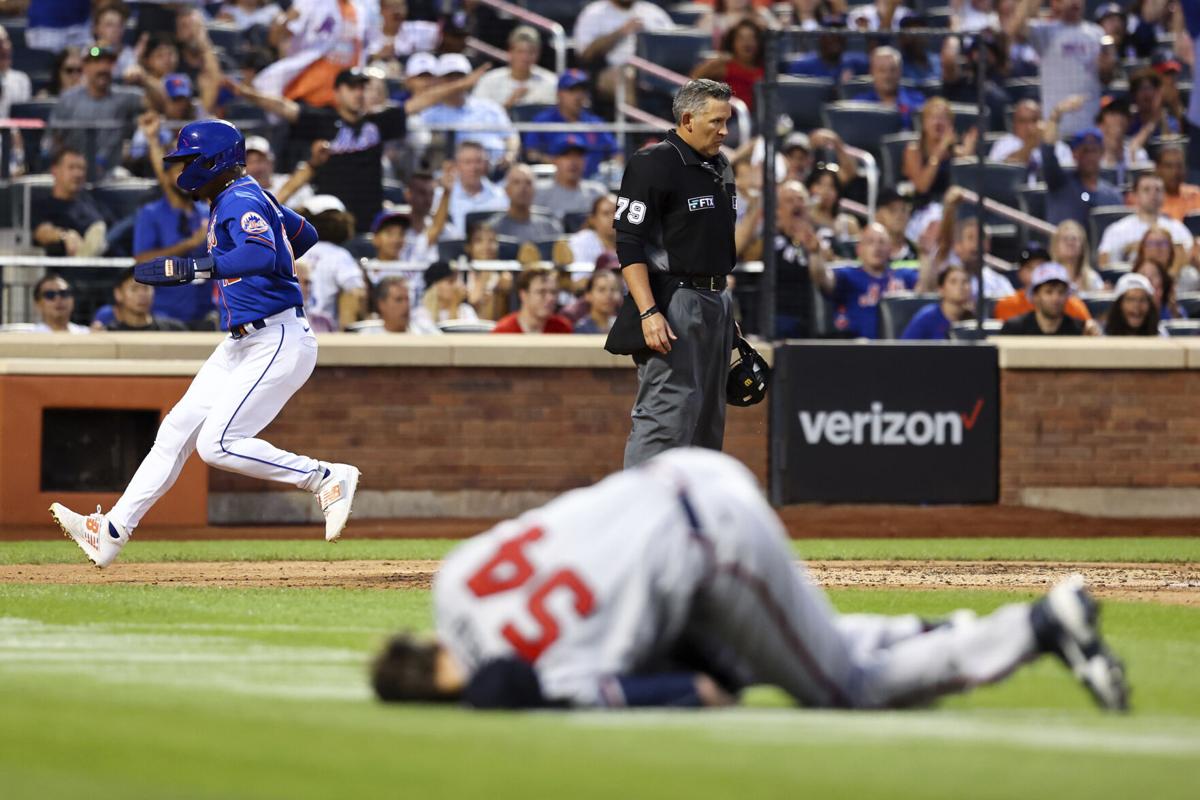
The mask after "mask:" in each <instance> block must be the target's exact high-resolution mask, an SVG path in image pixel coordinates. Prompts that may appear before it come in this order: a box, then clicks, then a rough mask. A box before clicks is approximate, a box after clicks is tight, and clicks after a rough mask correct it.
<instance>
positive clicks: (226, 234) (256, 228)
mask: <svg viewBox="0 0 1200 800" xmlns="http://www.w3.org/2000/svg"><path fill="white" fill-rule="evenodd" d="M305 226H308V223H307V222H306V221H305V220H304V218H303V217H301V216H300V215H299V214H297V213H296V212H294V211H292V210H291V209H289V208H286V207H285V206H283V205H281V204H280V203H278V202H276V201H275V199H274V198H272V197H271V196H270V195H269V194H268V193H267V192H264V191H263V189H262V188H261V187H260V186H259V185H258V183H257V182H256V181H255V180H254V179H253V178H250V177H241V178H238V179H237V180H236V181H234V182H233V183H232V184H230V186H229V187H228V188H226V189H225V190H224V191H222V192H221V194H219V195H218V196H217V199H216V200H215V201H214V202H213V205H212V214H211V216H210V217H209V224H208V252H209V255H211V256H212V257H213V260H214V264H215V266H216V279H217V280H216V283H217V290H218V300H217V308H218V310H219V311H220V312H221V326H222V327H224V328H227V329H228V328H230V327H232V326H235V325H244V324H245V323H247V322H252V321H254V320H257V319H262V318H263V317H269V316H271V315H272V314H277V313H279V312H280V311H285V310H287V309H289V308H293V307H296V306H303V305H304V297H303V295H301V293H300V283H299V282H298V281H297V280H296V258H297V256H298V255H299V254H297V253H295V252H293V248H292V240H293V239H295V238H296V237H298V236H299V235H300V233H301V231H303V229H304V228H305ZM309 228H310V229H311V226H309ZM312 238H313V239H314V240H315V239H316V236H315V235H312ZM244 248H251V249H250V250H246V249H244ZM254 248H265V249H266V250H269V251H270V252H271V253H274V259H273V261H272V260H271V259H263V258H262V257H261V256H262V253H260V252H255V250H254ZM305 249H307V248H305ZM302 252H303V251H301V253H302ZM250 264H253V265H254V266H253V268H252V269H253V272H251V273H249V274H247V269H248V265H250Z"/></svg>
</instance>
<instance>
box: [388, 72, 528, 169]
mask: <svg viewBox="0 0 1200 800" xmlns="http://www.w3.org/2000/svg"><path fill="white" fill-rule="evenodd" d="M436 74H437V78H438V85H440V86H441V85H448V84H454V85H458V86H459V87H460V88H458V89H456V90H454V91H452V92H450V93H449V94H448V95H446V96H445V97H443V98H442V100H441V102H439V103H437V104H436V105H431V106H429V107H428V108H426V109H425V110H424V111H422V112H421V113H420V114H418V115H417V117H416V118H415V119H413V120H412V122H413V123H415V124H419V125H423V126H426V127H436V128H437V129H438V130H443V131H455V130H456V128H457V127H459V126H461V127H462V128H464V130H458V131H457V135H458V136H459V137H460V138H462V139H470V140H472V141H475V142H478V143H479V144H481V145H483V147H484V149H486V150H487V154H488V158H490V159H491V160H492V161H493V162H494V163H496V164H498V165H506V164H511V163H512V162H513V161H515V160H516V154H517V150H518V148H519V147H520V144H521V142H520V139H518V138H517V134H516V132H514V131H513V129H512V120H510V119H509V118H508V112H506V111H505V110H504V108H503V107H501V106H500V104H499V103H494V102H492V101H491V100H485V99H483V98H480V97H475V96H472V95H469V94H467V92H468V91H469V89H468V87H467V86H465V85H463V80H464V79H465V78H466V77H467V76H468V75H470V74H472V70H471V62H470V61H468V60H467V57H466V56H464V55H463V54H462V53H443V54H442V55H441V56H439V57H438V63H437V73H436ZM485 125H490V126H492V127H491V128H490V129H489V128H480V127H479V126H485Z"/></svg>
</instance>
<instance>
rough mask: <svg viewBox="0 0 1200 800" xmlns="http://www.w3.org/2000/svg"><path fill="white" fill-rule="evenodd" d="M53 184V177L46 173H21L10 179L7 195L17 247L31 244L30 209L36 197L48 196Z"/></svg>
mask: <svg viewBox="0 0 1200 800" xmlns="http://www.w3.org/2000/svg"><path fill="white" fill-rule="evenodd" d="M53 186H54V179H53V178H52V177H50V176H49V175H47V174H40V175H23V176H21V177H20V178H14V179H13V180H12V182H11V184H10V189H9V196H10V197H11V198H12V206H11V207H12V227H13V228H14V230H15V232H16V244H17V246H18V247H20V246H29V245H32V244H33V228H32V224H31V220H30V212H31V209H32V207H33V204H34V202H36V201H37V199H38V198H41V197H46V196H49V194H50V191H51V189H52V188H53Z"/></svg>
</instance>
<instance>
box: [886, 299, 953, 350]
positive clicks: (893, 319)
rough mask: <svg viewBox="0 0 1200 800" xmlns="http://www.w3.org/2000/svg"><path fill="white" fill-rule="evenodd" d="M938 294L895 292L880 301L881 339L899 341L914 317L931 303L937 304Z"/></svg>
mask: <svg viewBox="0 0 1200 800" xmlns="http://www.w3.org/2000/svg"><path fill="white" fill-rule="evenodd" d="M939 299H940V297H939V296H938V295H937V294H918V293H916V292H894V293H892V294H886V295H884V296H883V297H882V298H880V300H879V338H880V339H899V338H900V334H902V333H904V329H905V328H907V327H908V323H909V322H911V321H912V318H913V315H915V314H916V313H917V312H918V311H920V310H921V309H922V308H924V307H925V306H927V305H929V304H930V303H936V302H938V300H939Z"/></svg>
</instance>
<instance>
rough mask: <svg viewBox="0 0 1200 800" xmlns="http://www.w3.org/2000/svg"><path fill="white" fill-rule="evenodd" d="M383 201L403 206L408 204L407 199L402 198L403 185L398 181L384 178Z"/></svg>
mask: <svg viewBox="0 0 1200 800" xmlns="http://www.w3.org/2000/svg"><path fill="white" fill-rule="evenodd" d="M383 199H384V200H386V201H388V202H389V203H395V204H397V205H404V204H405V203H407V202H408V198H406V197H405V196H404V184H403V183H401V182H400V181H395V180H390V179H388V178H384V180H383Z"/></svg>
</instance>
